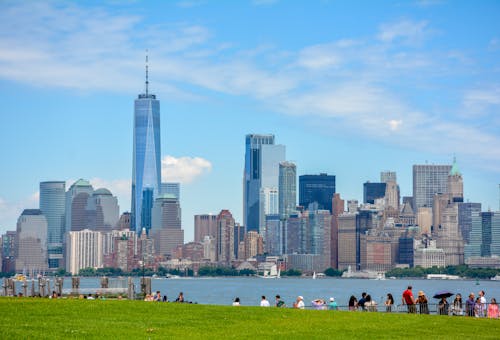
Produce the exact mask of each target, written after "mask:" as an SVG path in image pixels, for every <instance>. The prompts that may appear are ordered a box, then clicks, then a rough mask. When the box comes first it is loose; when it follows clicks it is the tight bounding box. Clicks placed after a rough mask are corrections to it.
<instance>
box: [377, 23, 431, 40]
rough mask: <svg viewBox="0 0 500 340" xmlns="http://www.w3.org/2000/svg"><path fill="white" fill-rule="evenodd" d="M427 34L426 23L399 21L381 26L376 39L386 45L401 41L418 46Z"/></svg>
mask: <svg viewBox="0 0 500 340" xmlns="http://www.w3.org/2000/svg"><path fill="white" fill-rule="evenodd" d="M429 33H430V30H429V28H428V23H427V21H418V22H415V21H411V20H400V21H397V22H393V23H386V24H382V25H381V26H380V32H379V34H378V39H379V40H381V41H382V42H386V43H390V42H395V41H402V42H405V43H409V44H418V43H421V42H423V40H424V39H425V38H426V36H428V35H429Z"/></svg>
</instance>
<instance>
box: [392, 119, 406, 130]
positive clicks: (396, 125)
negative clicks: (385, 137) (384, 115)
mask: <svg viewBox="0 0 500 340" xmlns="http://www.w3.org/2000/svg"><path fill="white" fill-rule="evenodd" d="M401 124H403V121H402V120H401V119H399V120H395V119H391V120H390V121H389V128H390V129H391V130H392V131H396V130H398V129H399V127H400V126H401Z"/></svg>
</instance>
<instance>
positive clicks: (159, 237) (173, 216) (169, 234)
mask: <svg viewBox="0 0 500 340" xmlns="http://www.w3.org/2000/svg"><path fill="white" fill-rule="evenodd" d="M150 236H151V238H152V239H153V240H154V248H155V251H156V252H157V253H158V254H160V255H165V256H170V255H172V251H173V250H174V249H175V248H176V247H177V246H179V245H181V246H182V245H183V244H184V230H182V222H181V206H180V203H179V200H178V199H177V198H176V197H175V196H174V195H171V194H163V195H160V196H159V197H158V198H157V199H156V200H155V203H154V206H153V209H152V227H151V230H150Z"/></svg>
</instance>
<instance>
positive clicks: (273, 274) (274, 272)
mask: <svg viewBox="0 0 500 340" xmlns="http://www.w3.org/2000/svg"><path fill="white" fill-rule="evenodd" d="M257 276H258V277H260V278H262V279H279V278H280V277H281V269H280V268H278V269H276V265H273V266H271V268H270V269H269V270H264V271H263V273H262V275H257Z"/></svg>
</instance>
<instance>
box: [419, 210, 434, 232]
mask: <svg viewBox="0 0 500 340" xmlns="http://www.w3.org/2000/svg"><path fill="white" fill-rule="evenodd" d="M417 224H418V226H419V227H420V233H421V234H427V235H430V234H431V226H432V208H427V207H423V208H418V212H417Z"/></svg>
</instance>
